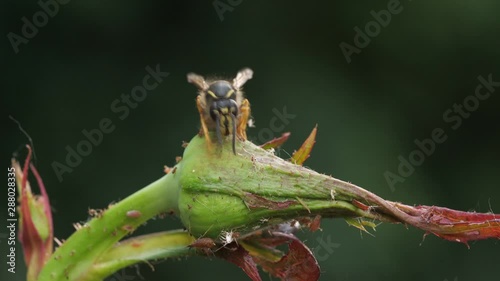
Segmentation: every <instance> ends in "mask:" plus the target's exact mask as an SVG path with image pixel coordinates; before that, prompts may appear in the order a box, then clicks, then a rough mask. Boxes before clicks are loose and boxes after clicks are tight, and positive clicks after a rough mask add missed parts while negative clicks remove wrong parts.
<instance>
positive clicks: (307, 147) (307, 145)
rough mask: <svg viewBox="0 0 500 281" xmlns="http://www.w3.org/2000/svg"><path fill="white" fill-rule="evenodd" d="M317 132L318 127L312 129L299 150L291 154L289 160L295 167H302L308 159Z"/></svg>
mask: <svg viewBox="0 0 500 281" xmlns="http://www.w3.org/2000/svg"><path fill="white" fill-rule="evenodd" d="M317 131H318V125H316V126H315V127H314V129H313V130H312V131H311V134H309V137H307V139H306V140H305V141H304V143H303V144H302V146H301V147H300V148H299V150H297V151H295V152H294V153H293V155H292V158H291V159H290V160H291V161H292V162H293V163H295V164H297V165H302V164H303V163H304V162H305V161H306V160H307V158H309V155H310V153H311V150H312V149H313V146H314V143H315V142H316V132H317Z"/></svg>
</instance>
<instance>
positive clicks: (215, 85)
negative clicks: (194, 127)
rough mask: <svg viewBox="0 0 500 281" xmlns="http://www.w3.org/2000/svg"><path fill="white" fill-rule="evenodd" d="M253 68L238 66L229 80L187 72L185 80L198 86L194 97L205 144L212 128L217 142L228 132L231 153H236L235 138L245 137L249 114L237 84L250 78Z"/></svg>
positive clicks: (220, 141) (245, 101)
mask: <svg viewBox="0 0 500 281" xmlns="http://www.w3.org/2000/svg"><path fill="white" fill-rule="evenodd" d="M252 75H253V71H252V70H251V69H249V68H245V69H242V70H241V71H240V72H238V74H237V75H236V78H234V79H233V81H232V83H231V82H230V81H227V80H215V81H208V82H207V81H205V79H204V78H203V76H200V75H198V74H194V73H189V74H188V75H187V78H188V82H189V83H193V84H195V85H196V86H197V87H198V89H199V95H198V97H197V99H196V105H197V107H198V112H199V113H200V120H201V129H200V135H204V136H205V138H206V139H207V141H208V143H209V146H210V143H211V142H212V140H211V139H210V135H209V132H210V131H212V132H213V131H215V134H216V136H217V142H218V143H219V145H221V144H222V142H223V136H229V135H232V147H233V153H234V154H236V137H238V138H240V139H241V140H246V126H247V122H248V118H249V116H250V103H249V102H248V100H247V99H244V98H243V93H242V92H241V87H242V86H243V85H244V84H245V83H246V81H248V80H249V79H251V78H252Z"/></svg>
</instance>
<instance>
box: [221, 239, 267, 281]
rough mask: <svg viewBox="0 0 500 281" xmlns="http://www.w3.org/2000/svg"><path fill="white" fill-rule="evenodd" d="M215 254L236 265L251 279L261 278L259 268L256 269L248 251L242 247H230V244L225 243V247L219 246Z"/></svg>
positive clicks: (257, 280)
mask: <svg viewBox="0 0 500 281" xmlns="http://www.w3.org/2000/svg"><path fill="white" fill-rule="evenodd" d="M216 255H217V256H218V257H220V258H222V259H225V260H227V261H228V262H231V263H233V264H235V265H237V266H238V267H239V268H241V269H242V270H243V271H244V272H245V273H246V274H247V275H248V277H249V278H250V279H252V280H253V281H261V280H262V279H261V278H260V275H259V270H258V269H257V266H256V265H255V262H254V260H253V259H252V257H251V256H250V255H249V254H248V252H247V251H246V250H245V249H243V247H241V246H237V248H236V249H234V248H231V247H230V245H227V246H226V247H224V248H221V249H220V250H219V251H217V252H216Z"/></svg>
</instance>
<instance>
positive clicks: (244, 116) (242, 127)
mask: <svg viewBox="0 0 500 281" xmlns="http://www.w3.org/2000/svg"><path fill="white" fill-rule="evenodd" d="M240 113H241V115H240V118H239V120H238V128H237V130H236V134H237V135H238V137H239V138H240V139H241V140H247V123H248V118H249V117H250V102H249V101H248V100H247V99H244V100H243V102H241V106H240Z"/></svg>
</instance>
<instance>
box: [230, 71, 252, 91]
mask: <svg viewBox="0 0 500 281" xmlns="http://www.w3.org/2000/svg"><path fill="white" fill-rule="evenodd" d="M252 77H253V71H252V70H251V69H250V68H243V69H242V70H240V71H239V72H238V74H236V78H234V79H233V87H235V88H236V89H239V88H240V87H241V86H243V85H244V84H245V83H246V82H247V81H248V80H250V79H252Z"/></svg>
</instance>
